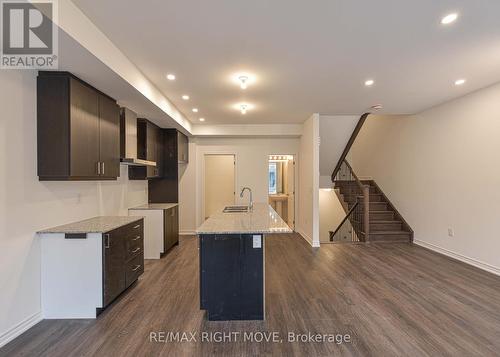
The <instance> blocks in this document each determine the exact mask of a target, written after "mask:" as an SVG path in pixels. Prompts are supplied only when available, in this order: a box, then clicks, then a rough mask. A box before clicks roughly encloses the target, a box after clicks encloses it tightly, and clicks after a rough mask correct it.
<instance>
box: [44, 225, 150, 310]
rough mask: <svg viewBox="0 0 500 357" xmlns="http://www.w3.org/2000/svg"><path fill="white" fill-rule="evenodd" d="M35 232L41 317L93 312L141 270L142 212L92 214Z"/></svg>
mask: <svg viewBox="0 0 500 357" xmlns="http://www.w3.org/2000/svg"><path fill="white" fill-rule="evenodd" d="M37 233H38V237H39V239H40V252H41V281H42V285H41V294H42V298H41V300H42V311H43V314H44V316H45V317H46V318H50V319H66V318H68V319H71V318H75V319H77V318H95V317H96V316H97V315H98V314H99V312H100V311H102V310H103V309H105V308H106V307H107V306H109V304H111V303H112V302H113V301H114V300H115V299H116V298H117V297H118V296H119V295H120V294H122V293H123V292H124V291H125V290H126V289H127V288H128V287H130V286H131V285H132V284H133V283H134V282H135V281H136V280H137V279H138V278H139V276H140V275H141V274H142V273H143V272H144V219H143V218H142V217H129V216H103V217H94V218H91V219H87V220H84V221H80V222H74V223H70V224H66V225H63V226H58V227H53V228H49V229H45V230H42V231H39V232H37Z"/></svg>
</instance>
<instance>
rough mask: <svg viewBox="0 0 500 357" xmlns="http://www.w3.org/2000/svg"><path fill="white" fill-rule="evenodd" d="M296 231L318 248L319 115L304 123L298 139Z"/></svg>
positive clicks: (314, 115)
mask: <svg viewBox="0 0 500 357" xmlns="http://www.w3.org/2000/svg"><path fill="white" fill-rule="evenodd" d="M299 150H300V154H299V185H298V187H299V192H298V209H299V212H298V219H296V220H295V221H296V222H297V224H296V229H297V231H298V232H299V233H300V234H301V235H302V236H303V237H304V238H306V239H307V240H308V241H309V243H310V244H311V245H312V246H315V247H316V246H319V115H318V114H313V115H312V116H311V117H310V118H309V119H308V120H306V121H305V122H304V128H303V131H302V136H301V137H300V147H299Z"/></svg>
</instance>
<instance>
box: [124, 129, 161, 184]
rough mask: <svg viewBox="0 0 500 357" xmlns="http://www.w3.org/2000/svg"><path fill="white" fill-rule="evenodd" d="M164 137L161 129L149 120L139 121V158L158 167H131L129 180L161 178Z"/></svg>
mask: <svg viewBox="0 0 500 357" xmlns="http://www.w3.org/2000/svg"><path fill="white" fill-rule="evenodd" d="M162 157H163V135H162V131H161V129H160V127H158V126H157V125H155V124H153V123H151V122H150V121H149V120H147V119H137V158H138V159H141V160H146V161H152V162H156V166H130V167H129V178H130V179H132V180H144V179H150V178H155V177H159V176H160V170H161V161H162V160H161V158H162Z"/></svg>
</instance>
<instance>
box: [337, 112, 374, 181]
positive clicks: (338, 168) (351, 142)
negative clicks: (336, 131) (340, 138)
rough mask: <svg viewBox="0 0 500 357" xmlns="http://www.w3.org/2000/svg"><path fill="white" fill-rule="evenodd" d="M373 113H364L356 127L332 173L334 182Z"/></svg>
mask: <svg viewBox="0 0 500 357" xmlns="http://www.w3.org/2000/svg"><path fill="white" fill-rule="evenodd" d="M370 114H371V113H364V114H363V115H362V116H361V117H360V118H359V120H358V124H356V127H355V128H354V130H353V132H352V134H351V137H350V138H349V141H348V142H347V145H346V146H345V148H344V151H343V152H342V155H340V158H339V161H338V162H337V165H336V166H335V169H334V170H333V173H332V182H333V180H334V179H335V175H337V172H339V170H340V167H341V166H342V162H343V161H344V160H345V158H346V157H347V154H348V153H349V150H351V146H352V144H354V140H356V137H357V136H358V134H359V132H360V130H361V128H362V127H363V124H364V123H365V121H366V118H367V117H368V115H370Z"/></svg>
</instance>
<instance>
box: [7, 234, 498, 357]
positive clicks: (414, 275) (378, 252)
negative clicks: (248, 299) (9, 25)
mask: <svg viewBox="0 0 500 357" xmlns="http://www.w3.org/2000/svg"><path fill="white" fill-rule="evenodd" d="M158 331H165V332H169V331H173V332H181V333H182V332H184V331H185V332H196V333H197V334H198V342H150V332H158ZM218 331H223V332H233V331H235V332H242V333H243V332H245V331H246V332H251V331H277V332H279V333H280V336H281V338H283V342H282V343H279V342H278V343H256V342H253V343H251V342H244V341H242V340H243V337H241V338H240V339H238V341H236V342H230V343H217V342H211V343H210V342H204V343H202V342H200V341H199V338H200V334H201V333H202V332H218ZM288 332H295V333H308V332H311V333H320V334H336V333H340V334H343V335H345V334H349V335H350V336H351V340H352V341H351V342H349V343H343V344H336V343H332V342H324V343H315V342H293V343H289V342H287V334H288ZM499 353H500V277H497V276H495V275H492V274H489V273H486V272H484V271H481V270H479V269H476V268H473V267H470V266H468V265H465V264H462V263H459V262H457V261H454V260H452V259H448V258H446V257H444V256H441V255H438V254H436V253H433V252H431V251H428V250H425V249H423V248H420V247H418V246H415V245H411V244H405V243H400V244H391V245H387V244H378V245H377V244H372V245H361V244H356V245H347V244H345V245H343V244H337V245H324V246H322V248H320V249H312V248H311V247H310V246H309V245H308V244H307V243H306V242H305V241H304V240H303V239H302V238H300V237H299V236H297V235H294V234H290V235H276V236H272V237H268V238H267V241H266V320H265V321H263V322H257V321H254V322H208V321H206V320H205V319H204V312H203V311H200V310H199V291H198V250H197V241H196V238H195V237H183V238H182V239H181V242H180V245H179V246H178V247H175V248H174V249H173V250H172V251H171V252H170V253H169V254H168V255H167V257H166V258H164V259H162V260H159V261H148V262H147V264H146V271H145V273H144V274H143V276H142V278H141V279H140V280H139V282H138V283H137V284H135V285H134V286H132V288H131V289H129V290H128V291H127V292H126V293H125V294H124V295H123V296H122V297H121V298H120V299H119V300H118V301H117V302H115V303H114V304H113V305H112V306H110V308H108V309H107V310H106V311H105V312H103V314H101V316H99V318H98V319H96V320H46V321H43V322H41V323H39V324H38V325H36V326H35V327H33V328H32V329H30V330H29V331H27V332H26V333H24V334H23V335H22V336H20V337H19V338H17V339H16V340H14V341H12V342H11V343H9V344H8V345H6V346H5V347H3V348H2V349H0V355H1V356H19V355H24V356H153V355H165V356H167V355H168V356H196V355H227V356H248V355H252V356H260V355H284V356H285V355H286V356H319V355H330V356H331V355H347V356H384V357H385V356H498V355H499Z"/></svg>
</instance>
